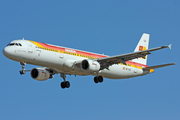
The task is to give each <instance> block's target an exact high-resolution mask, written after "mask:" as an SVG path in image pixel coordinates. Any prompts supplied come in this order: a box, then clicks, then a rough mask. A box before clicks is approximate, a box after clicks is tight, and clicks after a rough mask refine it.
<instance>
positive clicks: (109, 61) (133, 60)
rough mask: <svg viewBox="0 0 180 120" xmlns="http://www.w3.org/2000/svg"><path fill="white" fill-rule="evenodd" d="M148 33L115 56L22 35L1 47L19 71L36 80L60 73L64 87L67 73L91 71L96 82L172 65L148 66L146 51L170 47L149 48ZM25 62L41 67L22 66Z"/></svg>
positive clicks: (134, 75) (148, 52) (147, 72)
mask: <svg viewBox="0 0 180 120" xmlns="http://www.w3.org/2000/svg"><path fill="white" fill-rule="evenodd" d="M149 37H150V35H149V34H146V33H144V34H143V35H142V37H141V39H140V41H139V43H138V44H137V46H136V48H135V50H134V52H132V53H127V54H122V55H115V56H107V55H102V54H96V53H92V52H86V51H82V50H77V49H72V48H67V47H62V46H56V45H51V44H46V43H41V42H35V41H31V40H24V39H22V40H14V41H12V42H10V43H9V44H8V45H7V46H6V47H5V48H4V49H3V54H4V55H5V56H6V57H7V58H9V59H11V60H14V61H17V62H20V64H21V65H22V70H20V74H25V73H26V72H27V71H30V74H31V77H32V78H33V79H35V80H38V81H45V80H48V79H50V78H53V77H54V75H55V74H60V76H61V77H62V78H63V80H64V81H63V82H61V84H60V86H61V87H62V88H63V89H64V88H69V87H70V82H69V81H67V80H66V75H75V76H76V75H81V76H85V75H92V76H95V77H94V82H95V83H101V82H103V78H109V79H126V78H132V77H137V76H142V75H146V74H150V73H153V72H154V69H156V68H160V67H165V66H169V65H174V64H175V63H170V64H163V65H157V66H147V55H149V54H151V52H153V51H156V50H160V49H164V48H170V49H171V45H169V46H161V47H157V48H152V49H148V46H149ZM26 64H32V65H37V66H42V67H37V68H34V69H32V70H25V65H26Z"/></svg>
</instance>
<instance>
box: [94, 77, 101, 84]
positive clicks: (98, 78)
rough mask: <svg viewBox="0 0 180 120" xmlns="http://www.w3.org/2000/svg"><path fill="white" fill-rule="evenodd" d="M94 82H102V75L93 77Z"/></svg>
mask: <svg viewBox="0 0 180 120" xmlns="http://www.w3.org/2000/svg"><path fill="white" fill-rule="evenodd" d="M94 82H95V83H98V82H100V83H102V82H103V77H102V76H96V77H94Z"/></svg>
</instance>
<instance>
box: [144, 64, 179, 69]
mask: <svg viewBox="0 0 180 120" xmlns="http://www.w3.org/2000/svg"><path fill="white" fill-rule="evenodd" d="M175 64H176V63H170V64H164V65H156V66H151V67H146V68H143V70H150V69H156V68H161V67H166V66H170V65H175Z"/></svg>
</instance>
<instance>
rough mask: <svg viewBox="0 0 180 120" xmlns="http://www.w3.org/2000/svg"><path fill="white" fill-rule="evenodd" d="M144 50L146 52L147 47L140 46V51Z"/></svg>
mask: <svg viewBox="0 0 180 120" xmlns="http://www.w3.org/2000/svg"><path fill="white" fill-rule="evenodd" d="M143 50H146V47H144V46H139V51H143ZM140 58H142V57H140ZM145 58H146V56H145ZM142 59H144V58H142Z"/></svg>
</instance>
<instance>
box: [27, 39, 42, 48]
mask: <svg viewBox="0 0 180 120" xmlns="http://www.w3.org/2000/svg"><path fill="white" fill-rule="evenodd" d="M29 41H30V42H32V43H33V44H35V45H36V46H37V47H43V46H42V45H40V44H39V43H37V42H35V41H31V40H29Z"/></svg>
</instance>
